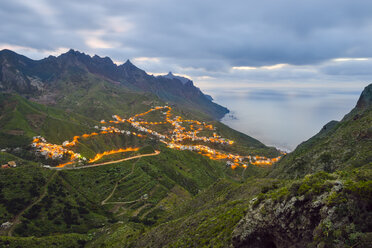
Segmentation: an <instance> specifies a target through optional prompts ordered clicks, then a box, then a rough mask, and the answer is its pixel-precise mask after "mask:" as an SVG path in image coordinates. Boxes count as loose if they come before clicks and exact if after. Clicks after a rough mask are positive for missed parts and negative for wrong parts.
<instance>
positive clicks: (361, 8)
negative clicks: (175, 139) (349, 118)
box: [0, 0, 372, 88]
mask: <svg viewBox="0 0 372 248" xmlns="http://www.w3.org/2000/svg"><path fill="white" fill-rule="evenodd" d="M0 6H1V8H0V21H1V25H0V33H1V34H2V35H1V36H0V48H9V49H13V50H15V51H17V52H20V53H23V54H25V55H28V56H30V57H32V58H35V59H37V58H42V57H44V56H47V55H49V54H55V55H57V54H58V53H60V52H63V51H66V50H67V49H69V48H74V49H77V50H80V51H84V52H86V53H89V54H91V55H94V54H98V55H101V56H110V57H111V58H112V59H113V60H114V61H118V62H123V61H125V60H126V59H127V58H130V59H132V60H133V61H134V62H135V63H136V64H137V65H138V66H139V67H142V68H143V69H145V70H147V71H149V72H153V73H162V72H163V73H164V72H167V71H169V70H172V71H174V72H176V73H179V74H186V75H189V76H190V77H192V78H193V79H194V80H195V81H196V84H197V85H198V84H200V85H201V86H202V87H210V86H211V84H215V85H216V84H217V86H220V87H221V86H231V85H233V86H237V87H238V86H240V85H243V84H264V83H270V84H271V83H275V82H276V83H278V84H277V85H279V84H280V83H281V84H283V83H285V84H286V85H290V84H294V85H297V86H298V87H300V86H301V85H304V84H305V83H308V84H316V83H318V86H319V85H321V84H320V83H321V82H322V83H323V84H324V83H329V84H330V85H332V84H335V83H336V82H339V83H342V82H345V83H348V84H352V83H354V84H355V85H356V87H358V88H360V87H361V85H365V84H366V81H368V80H370V78H371V70H370V68H371V65H372V62H371V61H372V60H371V59H370V58H371V57H372V43H371V42H370V41H371V40H372V12H371V11H369V10H371V9H372V1H368V0H356V1H349V0H311V1H310V0H304V1H295V0H282V1H276V0H262V1H246V0H240V1H238V0H233V1H211V0H206V1H195V0H190V1H175V0H158V1H152V0H151V1H150V0H144V1H134V0H127V1H122V0H111V1H98V0H89V1H88V0H81V1H73V0H65V1H52V0H34V1H28V0H17V1H6V0H0ZM340 58H345V59H341V60H340ZM355 58H362V59H355ZM270 84H268V85H270ZM350 87H351V86H350Z"/></svg>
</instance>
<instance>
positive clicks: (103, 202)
mask: <svg viewBox="0 0 372 248" xmlns="http://www.w3.org/2000/svg"><path fill="white" fill-rule="evenodd" d="M156 152H158V151H156ZM156 152H155V153H156ZM159 153H160V152H158V153H157V154H159ZM137 157H138V156H137ZM141 157H143V156H140V157H139V158H141ZM132 158H133V157H132ZM139 160H140V159H138V160H137V161H136V162H135V163H133V164H132V169H131V171H130V173H129V174H127V175H125V177H123V178H121V179H120V180H119V181H117V182H116V183H115V186H114V188H113V189H112V191H111V193H110V194H109V195H108V196H107V197H106V199H104V200H103V201H102V202H101V205H105V204H126V203H132V202H136V201H139V199H137V200H134V201H127V202H107V201H108V200H109V199H110V198H111V197H112V196H113V195H114V193H115V190H116V188H117V187H118V185H119V183H121V182H122V181H124V180H125V179H127V178H128V177H129V176H131V175H132V174H133V172H134V167H135V166H136V164H137V162H138V161H139Z"/></svg>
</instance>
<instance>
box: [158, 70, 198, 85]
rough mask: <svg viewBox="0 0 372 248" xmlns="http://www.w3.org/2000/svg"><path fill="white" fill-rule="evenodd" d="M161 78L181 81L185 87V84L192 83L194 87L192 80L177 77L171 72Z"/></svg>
mask: <svg viewBox="0 0 372 248" xmlns="http://www.w3.org/2000/svg"><path fill="white" fill-rule="evenodd" d="M161 77H164V78H168V79H177V80H179V81H181V83H182V84H183V85H185V84H187V83H191V85H193V83H192V81H191V80H190V79H188V78H186V77H181V76H176V75H174V74H173V73H172V72H171V71H170V72H168V74H167V75H165V76H161Z"/></svg>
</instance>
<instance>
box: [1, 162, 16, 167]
mask: <svg viewBox="0 0 372 248" xmlns="http://www.w3.org/2000/svg"><path fill="white" fill-rule="evenodd" d="M15 167H17V163H16V162H15V161H9V162H8V163H6V164H3V165H1V169H8V168H15Z"/></svg>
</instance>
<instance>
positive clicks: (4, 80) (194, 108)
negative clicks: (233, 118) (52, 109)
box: [0, 49, 228, 119]
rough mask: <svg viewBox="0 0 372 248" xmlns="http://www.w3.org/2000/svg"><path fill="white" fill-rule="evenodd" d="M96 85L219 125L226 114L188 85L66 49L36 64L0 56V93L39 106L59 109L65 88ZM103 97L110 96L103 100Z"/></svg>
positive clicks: (5, 53)
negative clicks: (151, 99)
mask: <svg viewBox="0 0 372 248" xmlns="http://www.w3.org/2000/svg"><path fill="white" fill-rule="evenodd" d="M99 82H100V83H109V84H111V85H114V86H116V87H117V88H118V89H119V90H121V91H123V90H125V91H127V92H129V91H130V92H137V93H151V94H153V95H155V96H157V97H159V98H160V99H162V100H163V101H167V102H169V103H174V104H177V105H179V106H182V108H184V109H187V110H189V111H191V112H201V113H203V114H204V115H206V116H207V117H209V118H212V119H220V118H222V117H223V116H224V115H225V114H226V113H228V109H226V108H224V107H222V106H220V105H218V104H216V103H214V102H212V101H211V99H210V97H208V96H206V95H204V94H203V92H201V91H200V89H199V88H197V87H195V86H194V85H193V83H192V82H191V81H189V82H191V83H189V82H188V83H185V82H184V80H183V79H182V78H179V77H154V76H151V75H148V74H147V73H146V72H145V71H143V70H141V69H139V68H137V67H136V66H135V65H133V64H132V63H131V62H130V61H129V60H127V62H125V63H124V64H122V65H120V66H117V65H116V64H114V63H113V62H112V60H111V59H110V58H108V57H105V58H101V57H99V56H97V55H95V56H93V57H90V56H89V55H86V54H84V53H80V52H78V51H74V50H72V49H71V50H70V51H68V52H67V53H64V54H61V55H60V56H58V57H54V56H49V57H47V58H45V59H42V60H32V59H29V58H27V57H25V56H22V55H19V54H17V53H15V52H12V51H10V50H2V51H0V90H1V91H5V92H16V93H19V94H21V95H23V96H26V97H32V98H33V99H34V100H35V101H38V102H42V103H49V104H57V105H58V104H59V103H61V104H62V105H63V104H64V103H66V102H65V101H64V100H65V99H64V98H66V97H69V94H72V93H73V92H72V91H71V88H70V86H71V85H73V86H74V91H76V90H78V91H84V90H85V91H87V90H89V89H90V88H91V87H93V88H94V87H95V86H96V84H98V83H99ZM65 88H66V91H63V90H64V89H65ZM61 91H62V92H63V95H62V94H61V93H62V92H61ZM103 93H105V92H103ZM108 93H110V92H108ZM112 93H115V92H112ZM109 96H111V94H109V95H106V97H109Z"/></svg>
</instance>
